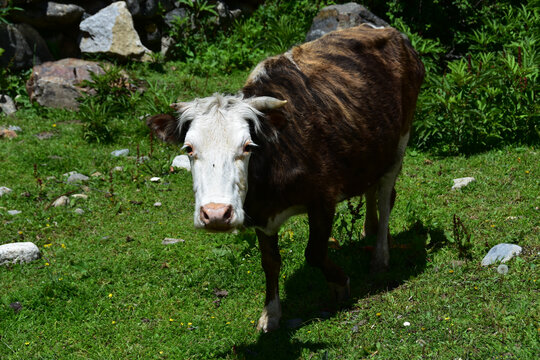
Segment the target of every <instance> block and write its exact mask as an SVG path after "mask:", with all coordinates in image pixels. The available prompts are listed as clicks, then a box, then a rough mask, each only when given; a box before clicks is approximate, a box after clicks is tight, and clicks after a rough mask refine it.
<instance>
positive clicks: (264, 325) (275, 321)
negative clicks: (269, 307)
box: [257, 311, 279, 333]
mask: <svg viewBox="0 0 540 360" xmlns="http://www.w3.org/2000/svg"><path fill="white" fill-rule="evenodd" d="M277 329H279V318H276V317H270V316H268V313H267V312H266V311H263V314H262V315H261V317H260V318H259V322H258V323H257V330H259V331H263V332H265V333H267V332H270V331H274V330H277Z"/></svg>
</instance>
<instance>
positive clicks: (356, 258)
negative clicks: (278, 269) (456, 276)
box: [221, 223, 446, 360]
mask: <svg viewBox="0 0 540 360" xmlns="http://www.w3.org/2000/svg"><path fill="white" fill-rule="evenodd" d="M428 234H429V235H428ZM428 236H429V238H430V246H429V247H430V248H431V249H433V250H437V249H438V248H439V247H440V245H441V244H443V243H444V242H445V241H446V238H445V236H444V233H443V232H442V231H441V230H440V229H428V228H426V227H424V226H423V224H421V223H417V224H415V225H413V226H412V227H411V229H409V230H406V231H403V232H401V233H399V234H397V235H395V236H394V241H393V247H392V249H391V251H390V269H389V270H388V271H387V272H385V273H384V274H376V275H373V274H371V273H370V271H369V264H370V259H371V248H372V247H371V246H372V244H371V243H370V241H371V242H372V241H373V239H364V240H362V241H361V242H352V241H351V242H348V243H347V244H344V245H343V246H341V248H340V249H336V250H332V251H331V258H332V259H333V260H334V261H335V262H336V263H337V264H339V265H340V266H342V268H343V269H344V270H345V272H346V273H347V274H348V275H349V277H350V279H351V300H350V301H349V303H347V304H345V305H344V306H342V307H341V309H342V310H345V311H347V310H354V304H355V303H356V302H357V301H358V299H361V298H364V297H366V296H368V295H373V294H377V293H380V292H384V291H390V290H392V289H394V288H396V287H398V286H400V285H401V284H403V282H404V281H405V280H407V279H409V278H411V277H413V276H415V275H417V274H419V273H422V272H423V271H424V269H425V267H426V263H427V248H426V240H427V239H428ZM285 294H286V296H287V297H286V298H284V299H282V311H283V317H282V320H281V322H280V326H281V327H280V329H279V330H277V331H274V332H272V333H269V334H260V336H259V339H258V340H257V342H256V343H255V344H236V346H235V350H234V351H235V354H236V355H237V356H238V355H240V357H241V358H242V357H245V358H246V359H266V358H273V359H291V360H292V359H298V358H300V357H301V355H302V352H303V351H304V350H308V351H310V352H317V351H319V350H322V349H325V348H327V347H328V346H329V345H330V344H329V343H327V342H325V341H324V337H323V338H321V337H318V339H319V340H318V341H307V342H303V341H300V340H298V338H296V336H295V334H296V333H297V332H298V331H305V330H303V327H305V326H306V325H307V324H310V323H312V322H314V321H325V320H326V319H329V318H332V317H333V316H334V314H335V311H336V308H335V305H333V304H332V301H331V299H330V296H329V292H328V287H327V285H326V283H325V281H324V278H323V276H322V274H321V272H320V271H319V270H318V269H314V268H312V267H310V266H308V265H306V264H304V265H303V266H302V267H301V268H300V269H298V270H297V271H296V272H295V273H294V274H293V275H292V276H291V277H290V278H289V279H287V280H286V281H285ZM261 306H262V305H261ZM221 355H222V356H223V357H227V356H231V355H232V354H230V353H224V354H221Z"/></svg>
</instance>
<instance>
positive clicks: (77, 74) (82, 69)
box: [26, 58, 105, 110]
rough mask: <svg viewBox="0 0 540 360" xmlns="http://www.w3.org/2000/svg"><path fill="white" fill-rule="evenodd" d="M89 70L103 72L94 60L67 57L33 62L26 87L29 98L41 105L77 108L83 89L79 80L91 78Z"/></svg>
mask: <svg viewBox="0 0 540 360" xmlns="http://www.w3.org/2000/svg"><path fill="white" fill-rule="evenodd" d="M91 73H95V74H104V73H105V72H104V71H103V69H102V68H101V66H100V65H99V63H97V62H94V61H87V60H81V59H71V58H68V59H62V60H58V61H54V62H46V63H44V64H41V65H37V66H34V68H33V69H32V75H31V76H30V79H29V80H28V82H27V83H26V90H27V91H28V95H29V96H30V100H31V101H35V102H37V103H38V104H40V105H42V106H46V107H53V108H64V109H72V110H76V109H78V108H79V102H78V101H77V99H78V98H79V97H81V96H82V94H83V92H84V91H83V88H82V87H80V83H81V82H82V81H84V80H92V78H91V75H90V74H91Z"/></svg>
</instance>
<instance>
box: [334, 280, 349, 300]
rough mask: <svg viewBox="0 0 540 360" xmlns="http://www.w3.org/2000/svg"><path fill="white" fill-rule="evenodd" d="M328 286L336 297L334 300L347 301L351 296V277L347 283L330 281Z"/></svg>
mask: <svg viewBox="0 0 540 360" xmlns="http://www.w3.org/2000/svg"><path fill="white" fill-rule="evenodd" d="M328 287H329V288H330V292H331V294H332V296H333V297H334V300H335V301H336V303H338V304H339V303H343V302H345V301H347V300H348V299H349V297H350V296H351V286H350V280H349V278H347V283H346V284H345V285H340V284H337V283H332V282H329V283H328Z"/></svg>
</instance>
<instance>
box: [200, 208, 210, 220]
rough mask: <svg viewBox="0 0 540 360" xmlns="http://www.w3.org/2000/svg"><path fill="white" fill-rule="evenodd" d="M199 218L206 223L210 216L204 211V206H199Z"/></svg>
mask: <svg viewBox="0 0 540 360" xmlns="http://www.w3.org/2000/svg"><path fill="white" fill-rule="evenodd" d="M200 217H201V220H202V221H203V222H204V223H205V224H208V222H209V221H210V216H208V214H207V213H206V211H205V210H204V207H203V206H201V215H200Z"/></svg>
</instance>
